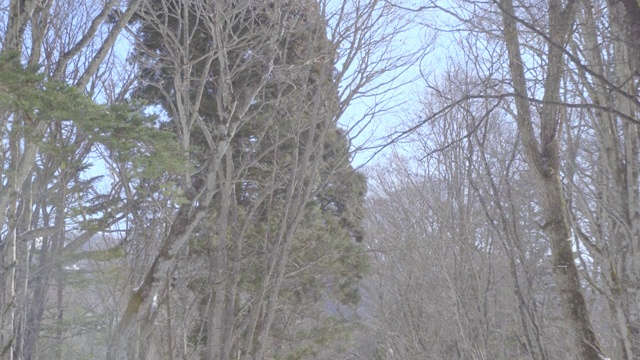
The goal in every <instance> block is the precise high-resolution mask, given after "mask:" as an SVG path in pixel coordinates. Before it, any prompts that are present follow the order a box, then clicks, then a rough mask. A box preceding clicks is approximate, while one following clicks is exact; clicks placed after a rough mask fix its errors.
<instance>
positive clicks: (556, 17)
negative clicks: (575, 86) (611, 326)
mask: <svg viewBox="0 0 640 360" xmlns="http://www.w3.org/2000/svg"><path fill="white" fill-rule="evenodd" d="M499 6H500V8H501V11H502V20H503V25H504V36H505V41H506V45H507V51H508V56H509V70H510V72H511V78H512V81H513V88H514V91H515V93H516V98H515V102H516V108H517V111H518V113H517V116H516V122H517V124H518V131H519V133H520V137H521V138H522V142H523V147H524V151H525V156H526V159H527V162H528V163H529V165H530V167H531V168H532V171H533V172H534V173H535V174H536V177H537V180H538V184H539V186H540V189H539V191H540V194H541V199H540V205H541V207H542V212H543V215H544V220H545V224H544V230H545V233H546V234H547V236H548V238H549V241H550V243H551V244H550V245H551V251H552V257H553V259H552V266H553V273H554V276H555V281H556V286H557V289H558V292H559V295H560V305H561V308H562V312H563V318H564V320H565V322H566V324H567V325H568V327H569V329H570V331H571V332H572V334H571V337H572V338H573V341H574V344H575V347H576V349H577V351H578V353H579V355H580V358H581V359H584V360H602V359H604V358H605V357H604V356H603V354H602V351H601V350H600V345H599V344H598V341H597V339H596V334H595V332H594V331H593V328H592V326H591V321H590V318H589V311H588V309H587V304H586V302H585V298H584V295H583V293H582V288H581V285H580V278H579V274H578V269H577V267H576V264H575V260H574V258H573V251H572V235H571V229H570V227H569V219H568V217H567V209H566V199H565V194H564V192H563V189H562V183H561V180H560V173H559V172H560V171H559V168H560V161H559V156H558V139H557V138H558V135H559V134H558V132H559V129H560V127H561V123H560V116H559V106H558V100H559V97H560V96H559V94H560V91H559V90H560V80H561V78H562V73H563V69H564V65H563V57H564V55H563V51H562V47H564V45H565V44H566V42H567V38H568V34H569V30H570V25H571V24H572V22H573V17H574V8H575V1H574V0H569V1H568V2H567V4H566V5H565V6H564V7H563V6H562V3H561V1H559V0H549V9H548V11H549V33H548V44H547V47H548V53H547V64H548V65H547V69H546V74H545V79H544V97H543V99H542V102H543V104H542V107H541V110H540V136H539V141H538V138H537V137H536V135H535V132H534V125H533V117H532V114H531V106H530V103H529V100H528V93H527V84H526V79H525V72H524V65H523V59H522V56H521V55H520V51H521V47H520V41H519V39H518V29H517V17H516V16H517V15H516V13H515V11H514V7H513V2H512V0H501V1H500V3H499Z"/></svg>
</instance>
